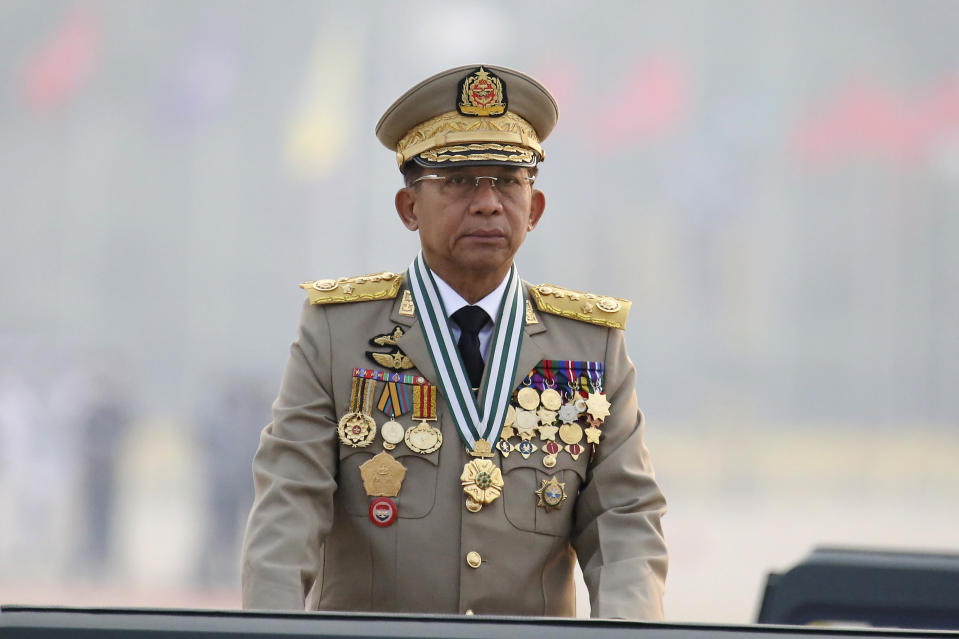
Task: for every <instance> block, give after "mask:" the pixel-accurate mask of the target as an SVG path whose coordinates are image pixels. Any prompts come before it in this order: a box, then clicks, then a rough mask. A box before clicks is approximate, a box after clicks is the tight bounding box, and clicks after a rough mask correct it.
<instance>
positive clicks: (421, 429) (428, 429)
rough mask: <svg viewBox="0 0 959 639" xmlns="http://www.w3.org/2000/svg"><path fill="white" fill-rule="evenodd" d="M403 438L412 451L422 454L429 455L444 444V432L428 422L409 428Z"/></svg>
mask: <svg viewBox="0 0 959 639" xmlns="http://www.w3.org/2000/svg"><path fill="white" fill-rule="evenodd" d="M403 439H405V440H406V446H407V447H408V448H409V449H410V450H411V451H413V452H414V453H419V454H420V455H428V454H430V453H432V452H433V451H435V450H439V447H440V446H442V445H443V433H441V432H440V429H439V428H435V427H433V426H430V425H429V424H427V423H426V422H420V423H419V424H418V425H416V426H413V427H411V428H409V429H408V430H407V431H406V435H405V436H404V438H403Z"/></svg>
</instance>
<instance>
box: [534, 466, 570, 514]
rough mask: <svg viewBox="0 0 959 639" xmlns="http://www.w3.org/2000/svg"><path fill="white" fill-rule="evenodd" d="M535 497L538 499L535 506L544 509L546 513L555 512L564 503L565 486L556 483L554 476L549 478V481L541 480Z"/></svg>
mask: <svg viewBox="0 0 959 639" xmlns="http://www.w3.org/2000/svg"><path fill="white" fill-rule="evenodd" d="M536 496H537V497H539V502H537V504H536V505H537V506H539V507H541V508H543V509H545V510H546V512H549V511H551V510H557V509H558V508H560V507H561V506H562V505H563V502H564V501H566V484H565V483H563V482H561V481H558V480H557V479H556V476H555V475H554V476H553V477H550V478H549V481H547V480H545V479H543V480H542V481H541V482H540V487H539V490H537V491H536Z"/></svg>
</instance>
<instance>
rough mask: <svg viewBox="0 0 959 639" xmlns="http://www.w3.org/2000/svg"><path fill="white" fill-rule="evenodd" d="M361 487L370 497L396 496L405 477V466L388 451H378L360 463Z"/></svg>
mask: <svg viewBox="0 0 959 639" xmlns="http://www.w3.org/2000/svg"><path fill="white" fill-rule="evenodd" d="M360 476H361V477H362V478H363V488H364V489H365V490H366V494H367V495H369V496H370V497H396V496H397V495H398V494H400V488H401V487H402V486H403V478H404V477H406V467H405V466H404V465H403V464H401V463H400V462H398V461H396V460H395V459H393V457H391V456H390V454H389V453H378V454H377V455H375V456H373V458H372V459H369V460H367V461H365V462H363V464H361V465H360Z"/></svg>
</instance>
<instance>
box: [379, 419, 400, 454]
mask: <svg viewBox="0 0 959 639" xmlns="http://www.w3.org/2000/svg"><path fill="white" fill-rule="evenodd" d="M380 433H381V434H382V435H383V448H385V449H386V450H393V449H394V448H396V445H397V444H399V443H400V442H401V441H403V437H404V435H405V434H406V430H405V429H404V428H403V425H402V424H400V423H399V422H397V421H394V420H392V419H391V420H390V421H388V422H386V423H385V424H383V426H382V427H380Z"/></svg>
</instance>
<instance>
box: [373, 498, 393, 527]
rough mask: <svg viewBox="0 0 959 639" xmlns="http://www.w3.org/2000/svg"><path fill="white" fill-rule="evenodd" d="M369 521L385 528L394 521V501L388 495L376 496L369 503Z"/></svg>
mask: <svg viewBox="0 0 959 639" xmlns="http://www.w3.org/2000/svg"><path fill="white" fill-rule="evenodd" d="M370 521H372V522H373V523H374V524H376V525H377V526H380V527H381V528H385V527H387V526H389V525H390V524H392V523H393V522H394V521H396V502H394V501H393V500H392V499H390V498H389V497H377V498H376V499H374V500H373V501H372V503H370Z"/></svg>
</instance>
